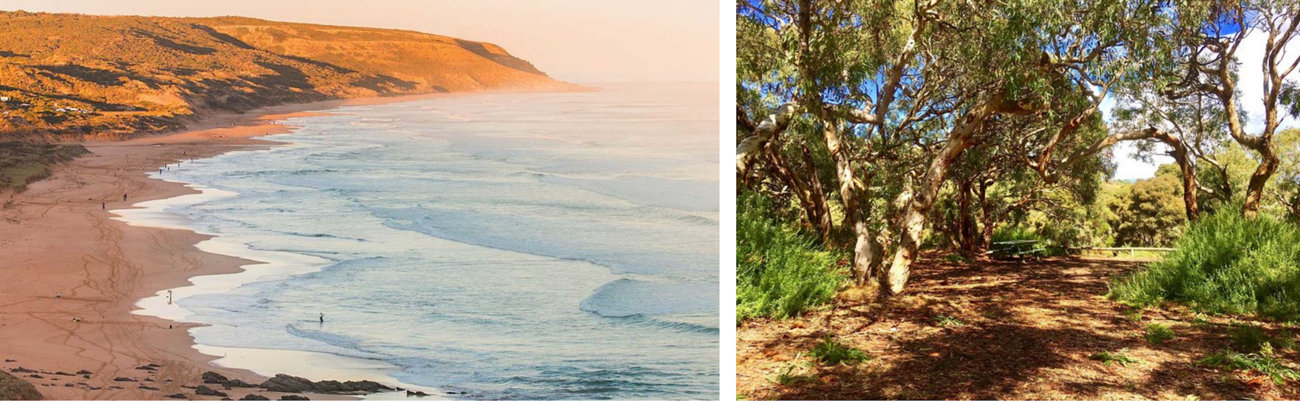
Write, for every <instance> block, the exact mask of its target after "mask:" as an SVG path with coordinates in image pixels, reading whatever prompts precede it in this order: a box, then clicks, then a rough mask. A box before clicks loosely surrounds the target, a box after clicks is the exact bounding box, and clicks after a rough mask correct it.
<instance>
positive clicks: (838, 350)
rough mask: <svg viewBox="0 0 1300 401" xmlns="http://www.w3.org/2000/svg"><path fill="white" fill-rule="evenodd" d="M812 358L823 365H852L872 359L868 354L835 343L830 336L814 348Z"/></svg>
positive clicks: (837, 342)
mask: <svg viewBox="0 0 1300 401" xmlns="http://www.w3.org/2000/svg"><path fill="white" fill-rule="evenodd" d="M812 356H813V357H814V358H817V361H818V362H821V363H822V364H823V365H838V364H840V363H843V364H845V365H852V364H855V363H858V362H862V361H866V360H869V359H871V357H869V356H867V354H866V353H864V352H862V351H860V350H857V349H853V348H849V347H848V346H845V345H844V344H841V343H840V342H839V341H835V338H834V337H831V336H830V335H829V334H827V335H826V338H823V339H822V341H821V342H819V343H817V346H815V347H813V350H812Z"/></svg>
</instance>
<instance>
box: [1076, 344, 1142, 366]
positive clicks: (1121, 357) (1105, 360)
mask: <svg viewBox="0 0 1300 401" xmlns="http://www.w3.org/2000/svg"><path fill="white" fill-rule="evenodd" d="M1125 352H1128V348H1124V349H1121V350H1119V351H1115V352H1110V351H1102V352H1098V353H1096V354H1092V355H1089V356H1088V359H1091V360H1094V361H1101V363H1102V364H1105V365H1110V364H1111V363H1112V362H1113V363H1118V364H1120V366H1128V365H1129V364H1130V363H1138V360H1137V359H1133V358H1132V357H1130V356H1128V355H1125V354H1124V353H1125Z"/></svg>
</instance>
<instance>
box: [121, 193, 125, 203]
mask: <svg viewBox="0 0 1300 401" xmlns="http://www.w3.org/2000/svg"><path fill="white" fill-rule="evenodd" d="M122 201H123V202H126V194H122Z"/></svg>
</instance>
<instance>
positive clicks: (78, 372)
mask: <svg viewBox="0 0 1300 401" xmlns="http://www.w3.org/2000/svg"><path fill="white" fill-rule="evenodd" d="M90 373H91V372H90V371H89V370H85V369H82V370H78V371H77V374H79V375H88V374H90Z"/></svg>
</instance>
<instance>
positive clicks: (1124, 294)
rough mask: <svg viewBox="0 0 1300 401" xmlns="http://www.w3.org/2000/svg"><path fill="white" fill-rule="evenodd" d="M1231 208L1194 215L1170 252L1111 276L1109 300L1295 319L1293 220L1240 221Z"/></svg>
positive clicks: (1298, 235)
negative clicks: (1195, 219)
mask: <svg viewBox="0 0 1300 401" xmlns="http://www.w3.org/2000/svg"><path fill="white" fill-rule="evenodd" d="M1237 210H1240V209H1239V208H1226V209H1225V210H1223V211H1222V212H1220V213H1216V214H1213V215H1209V216H1204V217H1202V219H1201V221H1200V222H1199V223H1197V224H1194V225H1193V226H1192V227H1191V229H1190V230H1189V231H1188V232H1187V234H1186V235H1184V236H1183V238H1182V239H1180V240H1178V241H1177V242H1176V243H1175V248H1176V249H1175V250H1174V251H1173V252H1170V253H1169V254H1168V255H1166V256H1165V257H1164V258H1163V259H1161V260H1160V261H1158V262H1155V263H1153V264H1151V265H1149V266H1148V267H1147V268H1146V269H1143V270H1140V271H1138V272H1135V273H1134V274H1131V275H1128V276H1124V277H1119V278H1117V279H1115V280H1114V281H1112V282H1111V284H1110V297H1111V299H1116V300H1120V301H1123V302H1125V303H1128V304H1130V305H1151V304H1157V303H1160V302H1165V301H1173V302H1179V303H1183V304H1186V305H1188V306H1191V307H1192V308H1195V309H1197V310H1200V311H1204V312H1210V313H1237V314H1257V315H1261V316H1268V317H1274V318H1278V319H1282V320H1290V321H1298V320H1300V227H1297V225H1296V224H1294V223H1290V222H1285V221H1281V220H1278V219H1276V218H1273V217H1271V216H1266V215H1260V216H1259V217H1258V218H1256V219H1255V220H1253V221H1252V220H1247V219H1246V218H1244V217H1242V216H1241V215H1240V214H1239V213H1237Z"/></svg>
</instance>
